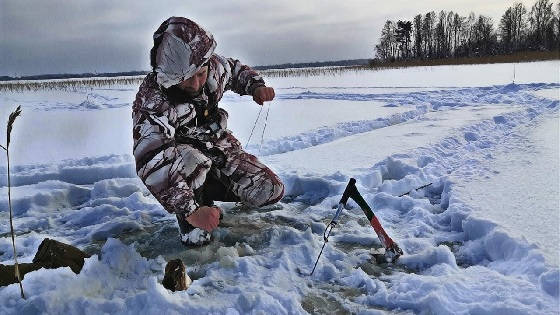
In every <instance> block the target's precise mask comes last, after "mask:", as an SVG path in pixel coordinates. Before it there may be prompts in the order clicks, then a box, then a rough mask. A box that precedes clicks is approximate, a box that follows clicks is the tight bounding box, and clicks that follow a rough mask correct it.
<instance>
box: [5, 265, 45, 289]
mask: <svg viewBox="0 0 560 315" xmlns="http://www.w3.org/2000/svg"><path fill="white" fill-rule="evenodd" d="M18 267H19V275H20V276H21V280H23V277H24V276H25V274H26V273H28V272H31V271H35V270H39V269H41V268H42V266H41V265H39V264H34V263H31V264H29V263H23V264H18ZM15 269H16V268H15V266H14V265H1V264H0V287H3V286H7V285H10V284H12V283H18V279H17V277H16V270H15Z"/></svg>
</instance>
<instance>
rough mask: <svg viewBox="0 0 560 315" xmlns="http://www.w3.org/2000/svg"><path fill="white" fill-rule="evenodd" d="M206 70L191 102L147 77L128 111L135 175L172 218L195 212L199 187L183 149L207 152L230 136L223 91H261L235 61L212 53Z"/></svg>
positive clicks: (194, 169)
mask: <svg viewBox="0 0 560 315" xmlns="http://www.w3.org/2000/svg"><path fill="white" fill-rule="evenodd" d="M208 65H209V71H208V79H207V81H206V84H205V86H204V87H203V90H202V93H201V94H200V95H199V96H197V97H196V98H195V99H190V100H182V101H180V102H177V101H176V100H173V99H172V98H170V96H169V94H168V93H167V89H165V88H164V87H163V86H162V85H160V84H158V83H157V80H156V74H155V73H154V72H151V73H149V74H148V75H147V76H146V78H145V79H144V81H143V83H142V84H141V85H140V88H139V91H138V93H137V94H136V99H135V101H134V103H133V106H132V118H133V138H134V147H133V154H134V157H135V160H136V172H137V174H138V176H139V177H140V178H141V179H142V181H143V182H144V184H145V185H146V187H147V188H148V190H149V191H150V192H151V193H152V195H154V197H156V199H157V200H158V201H159V202H160V203H161V205H162V206H163V207H164V208H165V209H166V210H167V211H168V212H171V213H186V214H187V215H188V214H190V213H192V212H193V211H194V210H195V209H196V208H197V204H196V202H195V200H194V198H193V197H194V193H193V186H195V187H194V188H197V187H199V186H200V185H202V183H197V182H195V179H196V178H198V177H199V176H197V175H198V172H199V171H197V169H198V166H199V165H197V161H192V163H191V162H189V163H188V164H192V165H185V160H184V159H183V156H182V154H181V150H182V149H181V148H184V147H185V146H191V147H194V148H197V147H203V148H207V149H211V148H212V147H213V146H214V144H215V143H216V141H218V139H220V138H221V137H223V136H224V134H225V133H228V132H229V131H228V130H227V117H228V114H227V112H226V111H225V110H223V109H221V108H218V102H219V101H220V100H221V98H222V96H223V94H224V92H225V91H227V90H232V91H234V92H236V93H238V94H240V95H252V94H253V92H254V90H255V89H256V88H257V87H260V86H264V81H263V79H262V78H261V77H260V76H259V75H258V74H257V72H255V71H254V70H252V69H251V68H250V67H248V66H246V65H243V64H241V63H240V62H239V61H238V60H234V59H231V58H224V57H222V56H219V55H217V54H212V56H211V57H210V59H209V61H208Z"/></svg>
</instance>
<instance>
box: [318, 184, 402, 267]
mask: <svg viewBox="0 0 560 315" xmlns="http://www.w3.org/2000/svg"><path fill="white" fill-rule="evenodd" d="M348 198H352V200H354V201H355V202H356V203H357V204H358V205H359V206H360V208H362V211H363V212H364V214H365V215H366V217H367V218H368V221H369V222H370V224H371V226H372V227H373V230H374V231H375V233H376V234H377V237H378V238H379V240H380V241H381V244H382V245H383V247H385V257H386V258H388V259H389V260H390V261H395V260H397V259H398V258H399V256H401V255H402V254H403V251H402V250H401V248H400V247H399V245H397V243H395V242H394V241H393V239H391V238H390V237H389V235H387V232H385V230H384V229H383V227H382V226H381V223H379V220H378V219H377V217H376V216H375V214H374V213H373V211H371V208H370V207H369V205H368V204H367V202H366V201H365V200H364V198H363V197H362V195H360V192H359V191H358V188H356V180H355V179H354V178H350V181H349V182H348V185H346V189H344V193H343V194H342V198H340V201H339V202H338V209H337V210H336V213H335V214H334V217H333V218H332V220H331V222H330V223H329V224H328V225H327V227H326V228H325V231H324V232H323V240H324V243H323V247H322V248H321V252H320V253H319V256H318V257H317V261H315V265H314V266H313V270H312V271H311V273H310V274H309V275H310V276H311V275H313V272H315V267H317V263H318V262H319V258H320V257H321V254H323V249H324V248H325V245H326V244H327V242H328V241H329V236H330V235H331V231H332V229H333V228H334V227H335V226H336V225H337V220H338V217H339V216H340V214H341V213H342V210H343V209H344V207H345V206H346V203H347V202H348Z"/></svg>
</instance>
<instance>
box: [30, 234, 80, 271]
mask: <svg viewBox="0 0 560 315" xmlns="http://www.w3.org/2000/svg"><path fill="white" fill-rule="evenodd" d="M87 257H89V256H88V255H87V254H86V253H84V252H82V251H81V250H80V249H78V248H76V247H74V246H71V245H68V244H64V243H61V242H58V241H55V240H51V239H48V238H46V239H44V240H43V242H42V243H41V245H39V249H38V250H37V253H36V254H35V257H34V258H33V263H35V264H38V265H41V266H42V267H44V268H47V269H54V268H59V267H70V269H72V271H73V272H74V273H76V274H78V273H80V271H81V270H82V267H83V266H84V259H85V258H87Z"/></svg>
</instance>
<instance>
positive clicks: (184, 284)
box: [161, 259, 191, 292]
mask: <svg viewBox="0 0 560 315" xmlns="http://www.w3.org/2000/svg"><path fill="white" fill-rule="evenodd" d="M161 284H162V285H163V286H164V287H165V288H166V289H168V290H171V291H173V292H175V291H184V290H186V289H187V288H188V287H189V285H190V284H191V279H190V278H189V276H187V275H186V273H185V265H184V264H183V262H182V261H181V260H180V259H174V260H171V261H169V262H168V263H167V265H166V266H165V276H164V277H163V281H162V282H161Z"/></svg>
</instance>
